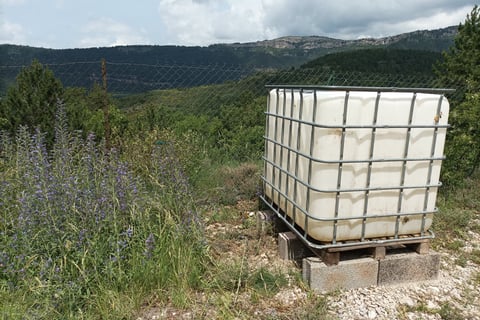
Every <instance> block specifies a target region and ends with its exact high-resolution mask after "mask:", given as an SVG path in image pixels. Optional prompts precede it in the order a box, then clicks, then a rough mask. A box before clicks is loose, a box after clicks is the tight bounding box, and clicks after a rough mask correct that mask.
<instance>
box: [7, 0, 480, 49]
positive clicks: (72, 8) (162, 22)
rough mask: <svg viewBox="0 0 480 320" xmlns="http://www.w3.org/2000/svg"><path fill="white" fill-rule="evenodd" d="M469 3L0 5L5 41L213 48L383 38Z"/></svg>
mask: <svg viewBox="0 0 480 320" xmlns="http://www.w3.org/2000/svg"><path fill="white" fill-rule="evenodd" d="M475 3H476V1H471V0H356V1H353V0H335V1H326V0H137V1H126V0H115V1H114V0H0V43H10V44H21V45H30V46H36V47H45V48H79V47H82V48H85V47H103V46H115V45H134V44H149V45H166V44H176V45H202V46H204V45H209V44H214V43H232V42H248V41H257V40H264V39H274V38H277V37H281V36H289V35H320V36H328V37H333V38H340V39H358V38H364V37H375V38H378V37H384V36H391V35H396V34H400V33H404V32H410V31H415V30H422V29H438V28H443V27H447V26H451V25H458V24H459V23H460V22H463V21H464V20H465V18H466V15H467V14H468V13H469V12H470V11H471V10H472V8H473V6H474V5H475Z"/></svg>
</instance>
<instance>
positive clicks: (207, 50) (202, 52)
mask: <svg viewBox="0 0 480 320" xmlns="http://www.w3.org/2000/svg"><path fill="white" fill-rule="evenodd" d="M456 29H457V27H449V28H444V29H438V30H432V31H415V32H411V33H405V34H400V35H397V36H391V37H386V38H379V39H371V38H367V39H358V40H340V39H332V38H326V37H319V36H314V37H282V38H278V39H274V40H265V41H257V42H251V43H234V44H216V45H211V46H208V47H185V46H119V47H110V48H87V49H62V50H54V49H44V48H32V47H26V46H16V45H8V44H3V45H0V95H3V94H4V93H5V92H6V88H7V87H8V86H10V85H11V84H12V83H13V81H14V79H15V76H16V75H17V74H18V72H19V71H20V69H21V66H27V65H30V64H31V62H32V61H33V60H34V59H36V60H38V61H39V62H40V63H42V64H46V65H48V66H49V68H50V69H51V70H52V71H53V72H54V73H55V75H56V76H57V77H58V78H59V79H60V80H61V81H62V83H63V84H64V85H65V86H69V87H70V86H80V87H91V86H92V84H93V83H94V82H100V77H101V72H100V66H99V64H100V61H101V60H102V59H105V60H106V61H107V63H109V64H110V65H109V66H108V72H109V78H110V91H113V92H116V93H123V94H128V93H138V92H147V91H149V90H154V89H166V88H179V87H194V86H199V85H208V84H215V83H222V82H225V81H227V80H238V79H241V78H243V77H245V76H246V75H250V74H253V73H254V72H256V71H258V70H266V69H268V70H272V69H289V68H292V67H298V66H300V65H302V64H305V63H307V62H308V61H311V60H313V59H316V58H318V57H322V56H325V55H328V54H332V53H338V52H352V51H355V52H356V51H358V49H373V48H378V49H380V48H400V49H415V50H423V51H431V52H437V53H438V52H440V51H442V50H445V49H447V48H448V47H450V46H451V45H452V43H453V37H454V36H455V34H456ZM373 52H374V51H373ZM377 52H381V51H377ZM392 52H395V51H392ZM372 54H373V53H372ZM402 54H403V55H405V53H402ZM351 55H354V56H356V53H351ZM412 55H413V56H415V55H416V56H417V57H418V58H419V59H421V61H419V63H418V65H422V66H424V67H425V66H427V65H428V64H429V61H430V60H432V59H435V57H437V56H438V55H433V54H432V56H429V54H428V53H420V52H416V53H412ZM364 56H365V55H364ZM345 58H346V59H350V58H351V57H348V56H346V57H345ZM329 59H330V60H329V61H328V62H325V63H330V62H332V61H333V60H335V59H337V58H336V56H332V57H330V58H329ZM332 59H333V60H332ZM341 59H342V58H341ZM365 59H369V58H368V57H365ZM388 59H391V58H388ZM388 59H387V60H388ZM393 59H396V58H393ZM409 59H412V57H409ZM425 59H427V60H428V61H425ZM355 61H357V58H355V59H352V60H351V62H349V63H351V64H352V66H347V67H348V68H349V70H357V69H358V68H360V69H361V68H368V67H367V65H365V64H363V66H362V65H360V64H361V63H362V61H360V63H358V65H355V66H353V64H354V63H355ZM387 62H388V61H387ZM424 62H426V63H424ZM307 66H308V67H310V66H311V64H308V65H307ZM352 67H353V69H352ZM213 69H217V71H215V73H216V74H219V76H216V77H215V78H212V77H207V76H205V74H208V73H209V72H210V71H211V70H213ZM224 69H228V70H229V71H228V72H224V71H223V70H224ZM423 70H424V69H422V71H421V72H423Z"/></svg>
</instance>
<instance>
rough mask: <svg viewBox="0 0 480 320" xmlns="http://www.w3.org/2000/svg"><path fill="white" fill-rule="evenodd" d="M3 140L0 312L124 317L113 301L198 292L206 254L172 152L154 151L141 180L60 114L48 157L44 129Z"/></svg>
mask: <svg viewBox="0 0 480 320" xmlns="http://www.w3.org/2000/svg"><path fill="white" fill-rule="evenodd" d="M0 137H1V143H0V145H2V149H1V150H2V154H1V158H2V166H1V167H0V168H1V171H0V176H1V178H2V179H1V180H2V184H1V185H0V199H1V200H0V212H2V216H1V217H0V227H1V231H0V241H1V246H2V248H5V249H4V250H2V253H1V255H0V269H1V271H2V272H1V273H0V300H2V301H3V302H4V303H2V306H1V307H0V314H3V315H5V314H6V315H9V314H11V313H20V314H22V315H24V316H26V317H27V318H29V317H31V318H57V317H58V318H70V317H71V318H80V317H84V316H85V315H88V314H90V315H91V316H93V315H95V317H98V318H120V317H123V318H124V317H125V316H126V315H125V314H122V313H124V312H125V310H124V308H122V303H116V304H115V305H111V303H112V300H111V299H113V298H114V297H116V298H115V299H120V300H122V299H129V303H130V304H133V305H137V306H138V305H140V304H141V303H142V302H143V301H135V298H136V297H140V298H139V299H141V297H144V296H145V292H147V293H148V292H150V291H153V290H163V291H166V292H170V294H171V295H175V294H174V293H176V292H177V293H178V292H184V291H185V290H189V289H191V288H193V287H196V286H198V285H199V279H200V275H201V274H202V273H203V271H204V270H205V265H206V257H207V256H206V247H205V242H204V240H203V234H202V228H201V223H200V219H199V217H198V214H197V211H196V210H195V207H194V206H193V202H192V201H190V199H191V197H189V196H188V195H187V193H188V192H189V187H188V181H187V180H182V181H180V180H179V175H178V174H179V172H181V169H179V168H178V166H177V163H178V160H177V159H175V157H174V155H172V154H170V155H166V154H163V153H158V152H153V153H152V154H151V158H150V164H149V165H151V166H152V167H153V168H155V170H153V171H152V173H151V175H150V176H149V179H150V180H151V181H147V179H145V177H143V179H141V178H140V177H141V176H139V175H136V174H135V171H134V170H132V166H131V165H130V164H129V163H128V162H125V161H123V160H122V155H121V154H120V153H119V152H118V151H115V150H111V151H109V152H107V151H105V149H104V148H103V147H102V146H101V145H98V144H97V143H96V142H95V138H94V136H93V135H89V136H88V137H87V138H86V139H85V140H84V139H82V138H81V137H79V136H78V135H75V134H71V133H70V132H68V130H66V122H65V116H64V114H63V111H62V110H60V111H59V112H58V115H57V125H56V128H55V143H54V146H53V149H52V150H51V151H50V152H48V151H47V149H46V147H45V136H44V134H43V133H41V132H39V131H38V130H37V131H36V132H35V133H34V134H30V133H29V132H28V131H27V130H26V128H24V127H22V128H20V129H19V131H18V133H17V136H16V138H15V139H14V140H11V139H10V140H9V139H8V137H7V136H6V135H2V136H0ZM137 165H138V164H137ZM161 166H163V167H161ZM152 181H155V183H153V182H152ZM179 183H182V184H183V185H184V192H183V194H182V195H181V196H182V198H181V199H180V202H179V201H178V200H179V199H178V198H175V199H173V198H172V197H175V196H176V195H174V194H173V193H172V192H171V190H172V189H173V188H176V187H178V184H179ZM147 185H149V186H150V188H149V189H147V188H146V186H147ZM159 200H161V201H159ZM8 297H17V299H11V298H8ZM106 304H107V305H106ZM11 315H12V317H13V316H15V314H11Z"/></svg>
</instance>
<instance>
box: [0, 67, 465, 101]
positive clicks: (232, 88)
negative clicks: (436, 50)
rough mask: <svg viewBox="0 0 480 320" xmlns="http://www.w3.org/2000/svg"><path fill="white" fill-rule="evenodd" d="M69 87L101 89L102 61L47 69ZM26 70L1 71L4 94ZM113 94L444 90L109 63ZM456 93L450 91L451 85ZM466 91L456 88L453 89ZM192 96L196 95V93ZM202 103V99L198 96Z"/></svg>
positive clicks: (322, 74)
mask: <svg viewBox="0 0 480 320" xmlns="http://www.w3.org/2000/svg"><path fill="white" fill-rule="evenodd" d="M45 66H47V67H48V68H49V69H51V70H52V71H53V73H54V74H55V76H56V77H57V78H58V79H60V80H61V81H62V84H63V85H64V86H65V87H84V88H91V87H92V86H93V85H94V84H95V83H98V84H100V83H102V69H101V62H100V61H90V62H72V63H62V64H45ZM24 67H26V66H8V65H3V66H0V79H2V84H1V85H2V88H1V89H3V90H2V91H3V92H2V94H4V93H5V91H6V89H7V87H8V86H9V85H11V84H12V82H13V81H14V79H15V77H16V75H17V74H18V73H19V72H20V71H21V70H22V68H24ZM106 67H107V83H108V91H109V92H110V93H111V94H112V95H114V96H124V95H129V94H137V93H146V92H149V91H152V90H172V89H182V90H184V89H192V88H197V91H198V89H201V90H202V91H203V92H202V93H203V96H204V98H203V101H202V102H200V101H197V103H202V104H209V103H210V102H209V98H212V97H215V96H217V95H222V96H223V95H226V94H227V95H228V94H229V93H230V94H242V93H249V94H254V95H261V94H266V88H265V85H267V84H298V85H331V86H365V87H408V88H443V87H444V86H445V85H444V84H442V83H441V82H440V81H439V80H438V78H437V77H436V76H434V75H432V74H422V73H405V74H402V73H395V74H388V73H369V72H352V71H336V70H329V69H326V68H302V67H297V68H294V67H290V68H286V69H259V68H253V67H246V66H235V65H225V64H214V65H178V64H156V65H151V64H140V63H138V64H137V63H117V62H108V61H107V62H106ZM450 87H451V85H450ZM460 87H462V84H461V83H458V84H455V85H454V86H453V89H458V88H460ZM190 93H192V94H193V91H191V92H190ZM197 99H200V97H198V95H197Z"/></svg>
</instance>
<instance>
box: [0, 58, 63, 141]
mask: <svg viewBox="0 0 480 320" xmlns="http://www.w3.org/2000/svg"><path fill="white" fill-rule="evenodd" d="M63 92H64V90H63V85H62V83H61V82H60V80H58V79H56V78H55V76H54V74H53V72H52V71H51V70H50V69H48V68H47V67H44V66H43V65H42V64H41V63H40V62H38V61H37V60H34V61H33V62H32V64H31V65H30V66H29V67H26V68H23V69H22V71H20V73H19V74H18V76H17V78H16V81H15V83H14V84H13V86H12V87H10V88H9V89H8V91H7V95H6V97H5V99H4V101H2V106H1V111H0V118H3V119H4V120H6V121H5V122H4V129H7V130H9V131H11V132H12V133H14V132H15V131H16V130H17V129H18V127H19V126H20V125H26V126H29V127H31V128H33V127H38V128H39V129H40V130H41V131H42V132H45V134H46V135H47V137H46V139H47V142H49V143H51V142H52V141H53V137H54V123H55V111H56V109H57V103H58V101H60V100H61V99H62V98H63Z"/></svg>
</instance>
